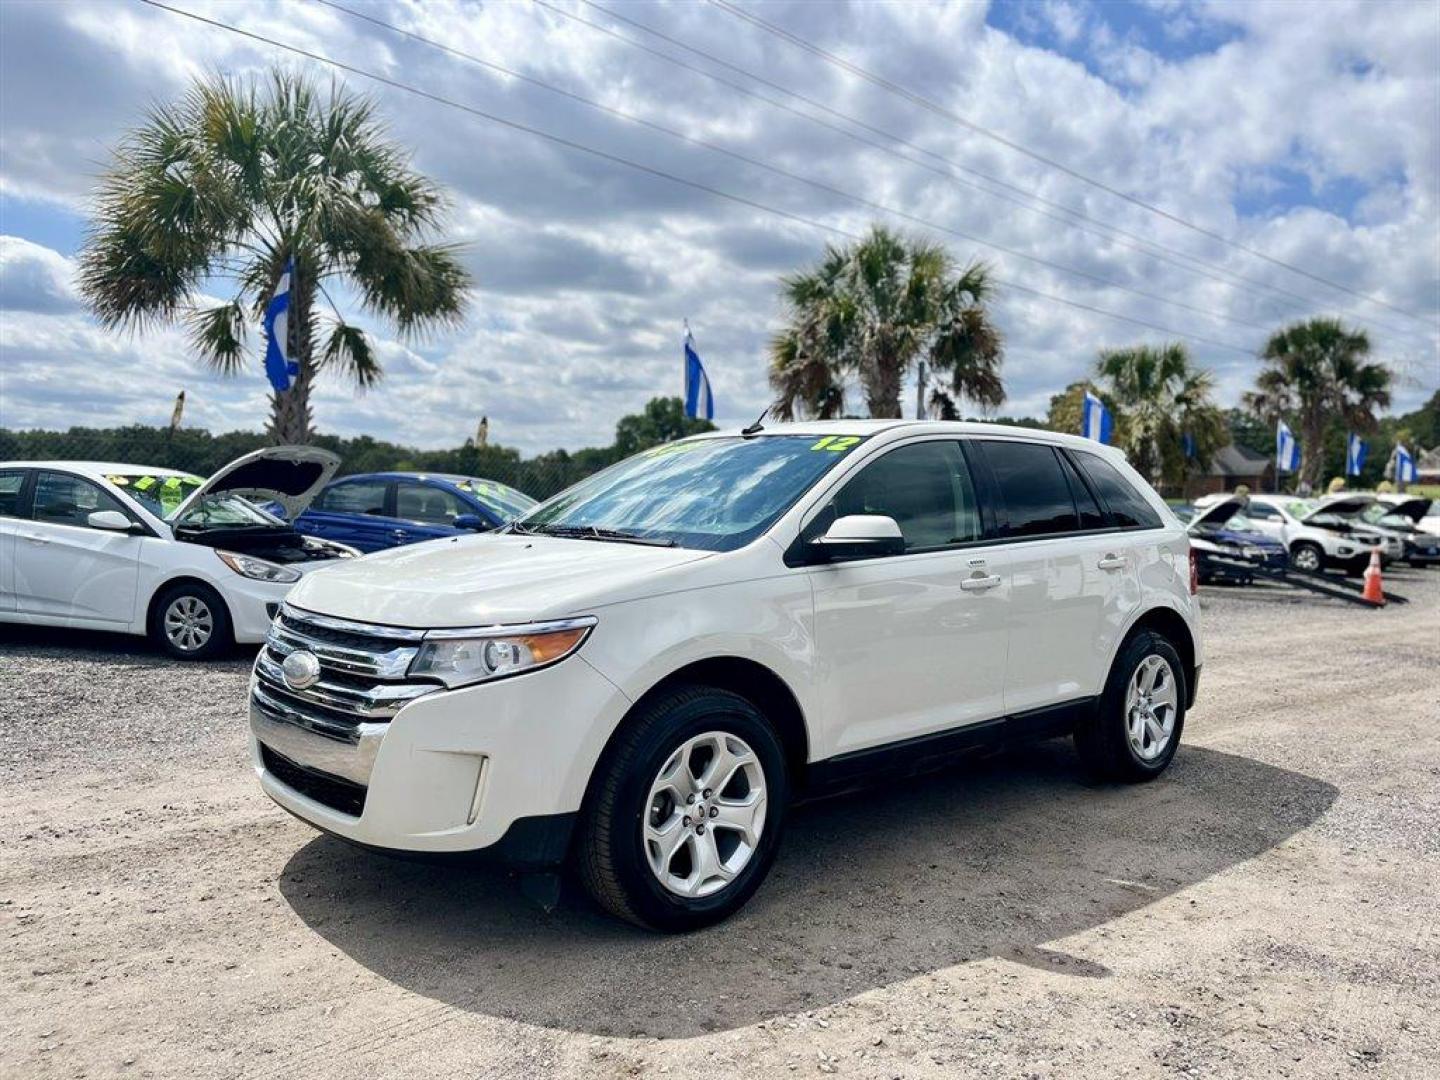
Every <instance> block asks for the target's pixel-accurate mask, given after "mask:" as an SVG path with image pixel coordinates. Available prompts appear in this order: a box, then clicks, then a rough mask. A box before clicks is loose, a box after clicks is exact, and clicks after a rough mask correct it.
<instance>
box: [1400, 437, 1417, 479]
mask: <svg viewBox="0 0 1440 1080" xmlns="http://www.w3.org/2000/svg"><path fill="white" fill-rule="evenodd" d="M1419 478H1420V472H1419V470H1418V469H1416V468H1415V459H1414V458H1413V457H1411V456H1410V451H1409V450H1407V449H1405V447H1403V446H1401V445H1400V444H1399V443H1396V444H1395V482H1396V483H1397V484H1413V483H1415V481H1416V480H1418V479H1419Z"/></svg>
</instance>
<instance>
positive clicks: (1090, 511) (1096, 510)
mask: <svg viewBox="0 0 1440 1080" xmlns="http://www.w3.org/2000/svg"><path fill="white" fill-rule="evenodd" d="M1060 460H1061V462H1062V463H1063V464H1064V466H1065V476H1066V477H1067V478H1068V479H1069V481H1070V493H1071V494H1072V495H1074V496H1075V508H1076V509H1077V510H1079V511H1080V528H1082V529H1108V528H1109V527H1110V519H1109V518H1107V517H1106V516H1105V511H1104V510H1102V509H1100V504H1099V503H1098V502H1096V501H1095V495H1094V493H1093V492H1091V490H1090V488H1089V486H1088V485H1086V483H1085V481H1084V480H1083V479H1082V478H1081V476H1080V473H1079V472H1077V471H1076V469H1075V466H1074V464H1073V463H1072V462H1071V461H1070V459H1069V458H1067V457H1066V456H1065V455H1064V454H1061V455H1060Z"/></svg>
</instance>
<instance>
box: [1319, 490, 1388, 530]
mask: <svg viewBox="0 0 1440 1080" xmlns="http://www.w3.org/2000/svg"><path fill="white" fill-rule="evenodd" d="M1379 501H1380V500H1379V499H1377V498H1375V496H1374V495H1342V496H1339V497H1337V498H1334V499H1326V500H1325V501H1324V502H1322V503H1321V504H1320V505H1319V506H1317V507H1316V508H1315V509H1314V510H1312V511H1311V512H1310V513H1308V514H1306V515H1305V516H1304V517H1303V518H1301V519H1300V520H1301V521H1303V522H1306V523H1307V524H1308V523H1309V521H1310V519H1311V518H1313V517H1316V516H1318V515H1320V514H1335V515H1337V516H1339V517H1345V518H1348V517H1353V516H1354V515H1356V514H1358V513H1360V512H1361V511H1362V510H1364V509H1365V508H1366V507H1367V506H1369V505H1370V504H1371V503H1375V502H1379Z"/></svg>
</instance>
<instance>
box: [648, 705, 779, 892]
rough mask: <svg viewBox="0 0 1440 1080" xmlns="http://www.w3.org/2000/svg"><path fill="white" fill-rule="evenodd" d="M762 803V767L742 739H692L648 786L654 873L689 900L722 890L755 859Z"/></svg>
mask: <svg viewBox="0 0 1440 1080" xmlns="http://www.w3.org/2000/svg"><path fill="white" fill-rule="evenodd" d="M765 803H766V786H765V770H764V769H763V768H762V767H761V765H760V759H759V758H758V757H757V756H756V754H755V751H754V750H752V749H751V748H750V745H749V744H748V743H746V742H745V740H744V739H741V738H739V737H738V736H736V735H732V734H730V733H729V732H724V731H708V732H706V733H705V734H703V735H696V736H695V737H694V738H691V739H687V740H686V741H685V742H684V743H683V744H681V746H680V747H679V748H678V749H677V750H676V751H675V752H674V753H673V754H671V755H670V757H669V758H668V759H666V761H665V764H664V765H663V766H661V768H660V772H659V773H658V774H657V775H656V777H655V779H654V781H653V782H652V783H651V785H650V797H649V800H648V802H647V804H646V811H645V819H644V821H643V823H642V825H641V829H642V834H643V836H642V839H643V841H644V844H645V855H646V859H647V861H648V862H649V864H650V871H651V873H653V874H654V875H655V878H656V880H657V881H659V882H660V884H661V885H663V886H664V887H665V889H666V890H667V891H669V892H671V893H674V894H675V895H677V896H683V897H685V898H687V899H695V898H697V897H702V896H710V895H712V894H713V893H716V892H719V891H720V890H721V889H723V888H725V887H726V886H727V885H729V884H730V883H731V882H732V881H734V880H735V879H736V878H737V877H738V876H739V875H740V873H741V871H743V870H744V869H745V867H746V866H747V865H748V864H749V863H750V860H751V859H752V858H753V857H754V855H755V850H756V848H757V847H758V845H759V843H760V833H761V831H762V830H763V829H764V827H765Z"/></svg>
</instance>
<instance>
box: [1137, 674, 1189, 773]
mask: <svg viewBox="0 0 1440 1080" xmlns="http://www.w3.org/2000/svg"><path fill="white" fill-rule="evenodd" d="M1179 706H1180V698H1179V691H1178V688H1177V687H1176V685H1175V672H1173V671H1172V670H1171V669H1170V662H1169V661H1168V660H1166V659H1165V658H1164V657H1163V656H1156V655H1153V654H1152V655H1150V656H1147V657H1145V659H1144V660H1141V661H1140V664H1139V666H1137V667H1136V668H1135V674H1134V675H1132V676H1130V689H1129V691H1128V692H1127V693H1126V695H1125V729H1126V733H1127V734H1128V735H1129V737H1130V749H1132V750H1134V751H1135V756H1136V757H1138V758H1140V760H1142V761H1154V760H1155V759H1156V758H1158V757H1159V756H1160V755H1161V754H1163V753H1164V752H1165V748H1166V747H1167V746H1169V745H1170V737H1171V736H1172V735H1174V733H1175V716H1176V714H1177V713H1178V711H1179Z"/></svg>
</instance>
